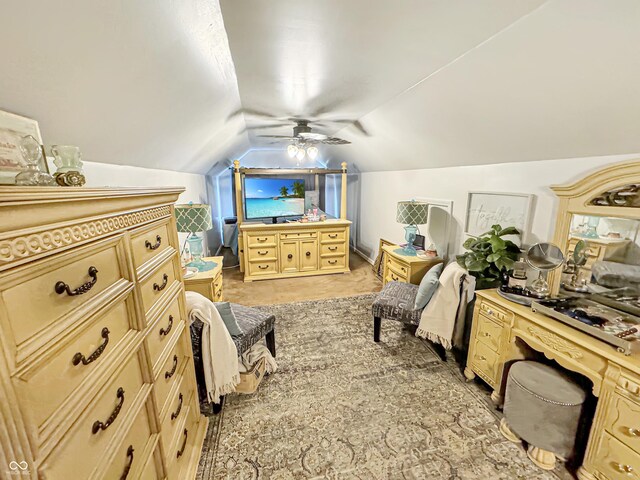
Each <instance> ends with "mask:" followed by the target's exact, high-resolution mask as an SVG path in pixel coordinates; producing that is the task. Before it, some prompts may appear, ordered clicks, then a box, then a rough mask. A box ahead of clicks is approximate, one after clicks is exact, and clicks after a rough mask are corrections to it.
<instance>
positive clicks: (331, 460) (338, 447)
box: [197, 295, 558, 480]
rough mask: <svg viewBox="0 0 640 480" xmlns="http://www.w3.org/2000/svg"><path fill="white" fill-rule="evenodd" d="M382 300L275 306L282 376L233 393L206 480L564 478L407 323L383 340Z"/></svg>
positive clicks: (212, 437) (387, 328) (215, 436)
mask: <svg viewBox="0 0 640 480" xmlns="http://www.w3.org/2000/svg"><path fill="white" fill-rule="evenodd" d="M373 298H374V296H373V295H362V296H357V297H350V298H340V299H334V300H324V301H314V302H304V303H293V304H285V305H275V306H269V307H263V308H265V309H268V310H270V311H272V312H274V313H275V315H276V318H277V323H276V340H277V345H278V363H279V365H280V370H279V371H278V372H277V373H276V374H274V375H273V376H272V377H271V378H267V379H266V380H265V381H264V382H263V383H262V385H261V386H260V389H259V391H258V392H257V393H256V394H254V395H251V396H242V395H231V396H229V397H228V398H227V404H226V406H225V408H224V411H223V413H222V415H221V416H218V419H219V420H221V424H218V422H217V421H212V422H211V427H210V429H209V432H208V437H207V440H206V442H205V446H204V449H203V452H202V458H201V462H200V469H199V472H198V477H197V478H198V479H199V480H202V479H234V480H235V479H265V480H276V479H277V480H284V479H312V478H314V479H362V480H365V479H366V480H369V479H378V480H383V479H451V480H456V479H479V480H485V479H505V480H507V479H508V480H513V479H523V480H524V479H526V480H557V479H558V477H557V476H556V475H554V474H553V473H547V472H543V471H541V470H539V469H537V468H536V467H534V466H533V465H532V464H531V463H530V462H529V460H528V459H527V457H526V454H525V452H524V451H523V450H522V449H521V448H519V447H518V446H516V445H514V444H512V443H510V442H508V441H506V440H505V439H504V438H503V437H502V436H501V435H500V433H499V432H498V420H497V417H496V414H495V413H494V412H492V409H491V407H490V406H489V405H488V404H487V396H486V393H483V392H482V391H481V390H480V389H479V388H478V387H477V386H475V385H474V384H467V383H465V382H464V381H463V377H462V376H461V374H460V373H459V371H458V369H457V367H456V365H455V364H454V363H453V360H450V361H449V362H447V363H443V362H441V361H440V360H439V359H438V358H437V357H436V356H435V354H434V353H433V352H432V351H431V350H430V349H429V348H428V347H427V346H426V344H425V343H423V342H422V341H421V340H419V339H417V338H416V337H414V336H412V335H411V334H410V333H409V332H407V331H406V330H404V329H403V328H402V326H401V325H400V324H398V323H395V322H391V321H383V323H382V343H380V344H375V343H374V342H373V335H372V320H371V316H370V305H371V302H372V300H373Z"/></svg>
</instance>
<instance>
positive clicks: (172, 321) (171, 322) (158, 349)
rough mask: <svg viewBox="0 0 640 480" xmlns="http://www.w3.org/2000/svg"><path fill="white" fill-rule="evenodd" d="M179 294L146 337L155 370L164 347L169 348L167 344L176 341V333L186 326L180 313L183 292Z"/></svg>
mask: <svg viewBox="0 0 640 480" xmlns="http://www.w3.org/2000/svg"><path fill="white" fill-rule="evenodd" d="M178 295H179V296H176V297H175V298H174V299H173V300H171V303H170V304H169V307H168V308H167V309H166V310H165V311H164V312H162V313H161V314H160V317H159V318H158V320H157V321H156V322H155V323H154V324H153V326H152V327H151V331H150V332H149V335H148V336H147V339H146V341H147V348H148V349H149V355H150V356H151V365H153V367H154V370H155V368H156V363H158V360H159V358H160V355H161V354H162V352H163V351H164V349H165V348H167V345H171V344H172V343H174V338H175V335H178V334H179V333H180V331H181V330H182V329H183V328H184V325H183V320H182V315H181V313H180V303H181V297H182V293H179V294H178ZM158 367H159V366H158Z"/></svg>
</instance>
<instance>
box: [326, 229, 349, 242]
mask: <svg viewBox="0 0 640 480" xmlns="http://www.w3.org/2000/svg"><path fill="white" fill-rule="evenodd" d="M346 238H347V232H346V230H344V229H343V230H335V231H329V232H324V231H323V232H320V242H321V243H331V242H340V241H342V242H344V240H345V239H346Z"/></svg>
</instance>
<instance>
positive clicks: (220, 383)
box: [186, 292, 240, 403]
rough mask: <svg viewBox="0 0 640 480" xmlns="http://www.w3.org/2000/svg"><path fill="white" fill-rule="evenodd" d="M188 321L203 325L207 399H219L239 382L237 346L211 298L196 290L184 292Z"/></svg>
mask: <svg viewBox="0 0 640 480" xmlns="http://www.w3.org/2000/svg"><path fill="white" fill-rule="evenodd" d="M186 294H187V311H188V313H189V320H191V322H193V321H195V320H196V319H198V320H200V321H201V322H202V323H203V324H204V326H203V327H202V365H203V367H204V381H205V385H206V388H207V395H208V397H209V401H210V402H213V403H218V402H219V401H220V397H221V396H222V395H227V394H228V393H231V392H235V390H236V385H238V384H239V383H240V372H239V370H238V349H237V348H236V345H235V343H233V340H232V339H231V335H230V334H229V331H228V330H227V327H226V326H225V324H224V322H223V321H222V318H221V317H220V314H219V313H218V310H217V309H216V307H215V305H214V304H213V302H212V301H211V300H209V299H208V298H206V297H204V296H202V295H200V294H199V293H196V292H186Z"/></svg>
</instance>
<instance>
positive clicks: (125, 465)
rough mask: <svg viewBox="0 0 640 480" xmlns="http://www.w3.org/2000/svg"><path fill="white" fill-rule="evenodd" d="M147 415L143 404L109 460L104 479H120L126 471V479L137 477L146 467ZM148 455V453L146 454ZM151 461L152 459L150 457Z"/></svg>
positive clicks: (148, 438) (148, 434) (149, 436)
mask: <svg viewBox="0 0 640 480" xmlns="http://www.w3.org/2000/svg"><path fill="white" fill-rule="evenodd" d="M151 435H152V433H151V427H150V425H149V416H148V414H147V410H146V407H145V406H144V405H143V406H142V408H141V409H140V412H138V413H137V414H136V416H135V419H134V421H133V425H131V428H130V429H129V432H128V433H127V435H126V436H125V438H124V440H123V441H122V443H121V444H120V446H119V447H118V448H117V450H116V454H115V457H113V458H112V459H111V461H110V462H109V466H108V467H107V470H106V472H105V475H104V476H102V477H101V478H103V479H104V480H111V479H122V478H123V477H124V475H125V473H127V472H128V473H127V475H126V477H124V478H126V479H134V478H139V477H140V474H141V472H142V471H143V469H144V468H145V467H146V465H145V462H146V460H147V458H148V457H147V456H145V453H146V450H147V449H146V448H145V447H146V446H147V444H148V443H149V442H150V441H151V440H152V438H151ZM147 455H148V454H147ZM152 461H153V459H152Z"/></svg>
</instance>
